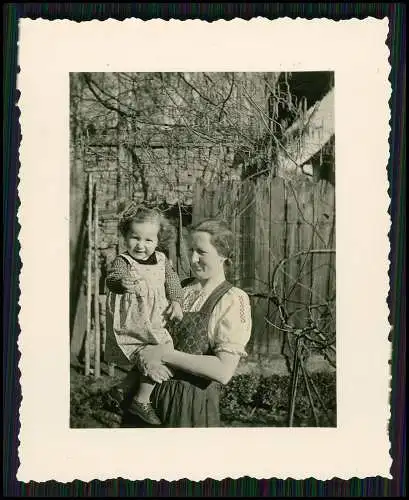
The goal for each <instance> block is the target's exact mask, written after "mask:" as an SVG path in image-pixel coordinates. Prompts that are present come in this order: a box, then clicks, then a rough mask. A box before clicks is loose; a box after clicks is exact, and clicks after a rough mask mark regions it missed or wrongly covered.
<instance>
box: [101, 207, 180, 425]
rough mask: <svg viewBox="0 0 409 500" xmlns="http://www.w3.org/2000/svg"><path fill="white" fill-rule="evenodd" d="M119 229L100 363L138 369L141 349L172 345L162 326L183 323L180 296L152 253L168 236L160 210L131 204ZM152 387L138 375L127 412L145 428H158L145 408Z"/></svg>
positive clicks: (169, 271) (166, 267)
mask: <svg viewBox="0 0 409 500" xmlns="http://www.w3.org/2000/svg"><path fill="white" fill-rule="evenodd" d="M119 229H120V232H121V234H122V236H123V237H124V240H125V245H126V251H125V252H124V253H122V254H120V255H118V256H117V257H116V259H115V260H114V262H113V263H112V267H111V269H110V271H109V272H108V275H107V279H106V285H107V289H108V292H107V311H106V314H107V317H106V319H107V338H106V348H105V349H106V350H105V360H106V361H107V362H112V363H115V364H119V365H120V364H128V365H129V364H134V365H135V367H136V368H138V363H137V355H138V352H139V351H140V349H142V348H144V347H145V346H146V345H147V344H166V343H170V342H172V337H171V335H170V333H169V331H168V330H167V328H166V322H167V320H174V319H176V320H181V319H182V316H183V313H182V301H183V292H182V288H181V284H180V280H179V277H178V275H177V274H176V272H175V271H174V270H173V268H172V265H171V263H170V261H169V260H168V259H167V258H166V256H165V255H164V254H163V253H162V252H160V251H158V250H157V247H158V245H159V244H163V243H164V239H166V238H169V235H170V225H169V223H168V222H167V220H166V219H165V218H164V217H163V215H162V214H161V213H160V212H159V211H157V210H155V209H149V208H145V207H142V206H136V205H134V204H131V205H130V207H129V208H128V209H127V210H126V211H125V212H124V214H123V216H122V219H121V221H120V225H119ZM154 386H155V383H154V382H153V381H152V380H151V379H149V378H148V377H145V376H144V375H143V374H141V376H140V384H139V389H138V392H137V393H136V395H135V396H134V398H133V400H132V403H131V407H130V411H131V412H133V413H135V414H136V415H138V416H139V417H140V418H141V419H143V420H144V421H146V422H148V423H149V424H152V425H160V424H161V421H160V420H159V418H158V417H157V415H156V413H155V411H154V409H153V408H152V406H151V403H150V396H151V393H152V391H153V388H154Z"/></svg>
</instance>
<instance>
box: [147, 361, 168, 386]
mask: <svg viewBox="0 0 409 500" xmlns="http://www.w3.org/2000/svg"><path fill="white" fill-rule="evenodd" d="M145 375H146V376H147V377H149V378H151V379H152V380H153V381H154V382H156V383H158V384H161V383H162V382H166V380H169V379H170V378H172V376H173V373H172V371H171V370H170V369H169V368H168V367H167V366H166V365H162V364H153V363H151V364H149V365H147V366H146V367H145Z"/></svg>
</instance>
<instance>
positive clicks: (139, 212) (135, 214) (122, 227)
mask: <svg viewBox="0 0 409 500" xmlns="http://www.w3.org/2000/svg"><path fill="white" fill-rule="evenodd" d="M134 222H152V223H153V224H157V226H158V227H159V231H158V248H159V249H160V250H165V251H166V250H168V248H169V245H170V244H171V243H172V242H173V241H174V240H175V236H176V235H175V228H174V227H173V226H172V224H171V223H170V222H169V221H168V220H167V219H166V217H165V216H164V215H163V214H162V213H161V212H160V211H159V210H157V209H156V208H149V207H146V206H144V205H138V204H136V203H135V202H132V203H130V204H129V205H128V207H127V208H126V209H125V210H124V211H123V212H122V214H121V217H120V221H119V231H120V233H121V234H122V236H123V237H126V235H127V234H128V231H129V228H130V226H131V224H132V223H134Z"/></svg>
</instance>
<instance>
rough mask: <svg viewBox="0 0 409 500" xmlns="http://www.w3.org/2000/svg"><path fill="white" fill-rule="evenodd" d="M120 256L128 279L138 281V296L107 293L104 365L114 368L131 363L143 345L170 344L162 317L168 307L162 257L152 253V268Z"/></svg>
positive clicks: (125, 255)
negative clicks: (127, 269) (128, 274)
mask: <svg viewBox="0 0 409 500" xmlns="http://www.w3.org/2000/svg"><path fill="white" fill-rule="evenodd" d="M121 256H122V257H123V258H124V259H126V260H127V262H128V263H129V266H130V274H131V276H132V278H134V279H137V280H138V292H137V293H123V294H116V293H113V292H110V291H108V293H107V301H106V334H107V337H106V344H105V361H106V362H108V363H115V364H118V365H123V364H131V363H135V355H136V354H137V353H138V351H139V350H140V349H141V348H142V347H144V346H145V345H147V344H162V343H165V342H172V337H171V336H170V334H169V332H168V330H167V329H166V328H165V323H166V320H165V318H164V315H163V313H164V312H165V310H166V308H167V306H168V300H167V298H166V292H165V257H164V255H163V254H161V253H160V252H156V257H157V264H154V265H144V264H140V263H138V262H136V261H135V260H134V259H132V257H130V256H129V255H127V254H122V255H121Z"/></svg>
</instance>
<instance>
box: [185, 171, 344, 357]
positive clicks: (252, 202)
mask: <svg viewBox="0 0 409 500" xmlns="http://www.w3.org/2000/svg"><path fill="white" fill-rule="evenodd" d="M206 217H219V218H222V219H224V220H225V221H226V222H227V223H228V224H229V225H230V227H231V228H232V230H233V232H234V234H235V239H236V244H235V261H234V273H233V274H234V275H233V276H231V277H230V278H231V280H232V281H233V282H234V283H235V284H237V285H238V286H241V287H242V288H243V289H245V290H246V291H247V292H248V293H249V295H250V297H251V301H252V316H253V325H254V327H253V333H252V338H251V341H250V344H249V346H248V350H249V353H250V354H252V355H253V356H268V357H269V358H271V357H275V356H282V355H283V354H285V351H286V347H287V342H286V340H287V334H285V333H283V330H282V329H281V326H282V325H281V323H280V314H279V309H278V307H277V300H276V299H277V297H278V299H279V301H280V302H281V303H283V304H284V305H285V309H286V311H287V312H288V313H289V314H290V315H292V316H291V317H292V321H293V324H294V325H295V327H297V328H303V327H304V326H305V323H306V321H308V318H309V317H310V316H311V315H313V316H314V318H315V319H316V320H317V321H320V322H321V324H320V327H321V328H322V330H323V331H324V332H325V334H327V335H334V334H335V252H333V251H330V250H333V249H335V190H334V187H333V186H332V185H331V184H329V183H327V182H324V181H321V182H319V183H314V182H313V181H311V180H309V179H302V180H294V181H289V180H284V179H282V178H278V177H275V178H273V177H269V178H259V179H257V180H254V181H252V180H248V181H245V182H230V183H225V184H222V185H221V184H219V185H210V186H209V185H208V186H206V185H204V184H202V183H198V184H197V185H196V188H195V193H194V198H193V222H194V223H195V222H197V221H198V220H200V219H202V218H206ZM284 259H287V260H286V261H285V262H283V261H284ZM280 262H281V263H282V264H281V265H280V266H279V267H278V268H277V266H278V265H279V264H280ZM273 277H274V283H273ZM273 292H274V293H273ZM324 310H325V311H326V312H328V311H329V314H330V318H329V320H325V324H324V316H325V314H324V312H323V311H324ZM320 311H321V313H320ZM313 313H314V314H313ZM317 313H318V314H317Z"/></svg>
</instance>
